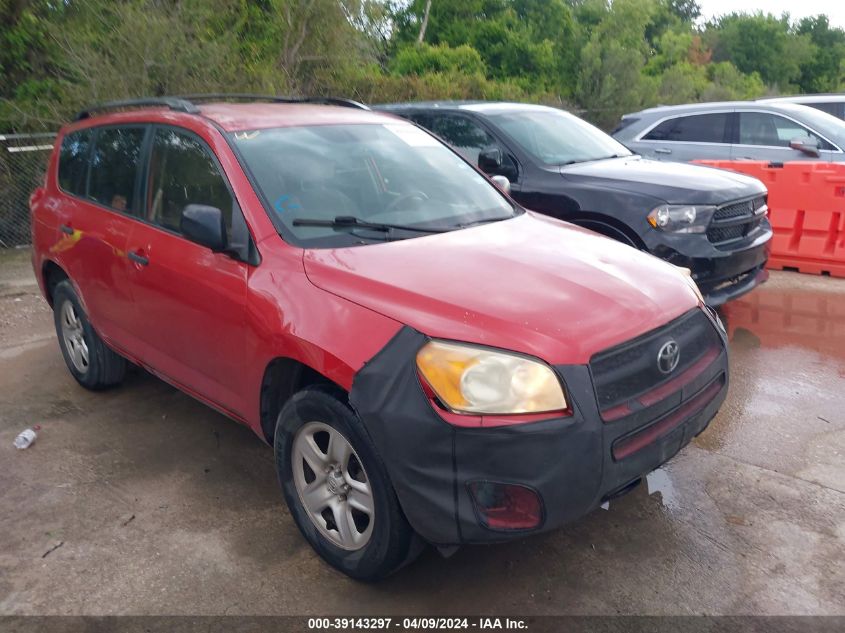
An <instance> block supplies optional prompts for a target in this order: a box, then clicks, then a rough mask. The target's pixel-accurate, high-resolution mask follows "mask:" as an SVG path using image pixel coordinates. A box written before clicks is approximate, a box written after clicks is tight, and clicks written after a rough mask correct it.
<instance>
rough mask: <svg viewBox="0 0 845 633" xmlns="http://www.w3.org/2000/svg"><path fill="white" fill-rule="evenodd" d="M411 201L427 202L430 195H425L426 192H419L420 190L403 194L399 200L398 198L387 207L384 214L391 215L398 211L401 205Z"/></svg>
mask: <svg viewBox="0 0 845 633" xmlns="http://www.w3.org/2000/svg"><path fill="white" fill-rule="evenodd" d="M409 200H418V201H419V202H425V201H426V200H428V194H427V193H425V192H424V191H419V190H414V191H409V192H408V193H403V194H401V195H400V196H399V197H398V198H396V200H394V201H393V202H391V203H390V204H388V205H387V206H386V207H385V209H384V212H385V213H390V212H392V211H396V209H397V208H398V207H399V205H400V204H401V203H403V202H407V201H409Z"/></svg>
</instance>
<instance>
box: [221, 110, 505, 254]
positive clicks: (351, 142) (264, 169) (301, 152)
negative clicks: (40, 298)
mask: <svg viewBox="0 0 845 633" xmlns="http://www.w3.org/2000/svg"><path fill="white" fill-rule="evenodd" d="M232 138H233V140H234V143H235V145H236V147H237V148H238V150H239V153H240V155H241V157H242V160H243V161H244V163H245V165H246V167H247V168H248V170H249V171H250V172H251V174H252V176H253V179H254V180H255V182H256V184H257V186H258V189H259V190H260V193H261V195H262V196H263V197H264V200H265V203H266V204H267V206H268V207H270V209H269V213H270V216H271V218H272V219H273V222H274V224H275V225H276V228H277V229H278V230H279V232H280V233H281V235H282V237H284V238H285V239H286V240H288V241H290V242H293V243H295V244H297V245H299V246H304V247H312V248H326V247H342V246H352V245H356V244H362V243H363V244H367V243H372V242H379V241H384V240H390V239H409V238H415V237H420V236H424V235H426V234H429V233H439V232H443V231H446V230H456V229H460V228H463V227H464V226H467V225H471V224H479V223H483V222H487V221H495V220H501V219H507V218H510V217H513V216H514V215H516V214H517V213H518V211H517V210H516V209H515V208H514V207H513V205H512V204H511V203H510V202H509V201H508V199H507V198H506V197H505V196H504V195H502V194H501V193H500V192H499V191H498V189H496V187H494V186H493V185H491V184H490V183H489V182H488V181H487V180H485V178H484V177H482V176H481V175H479V174H478V173H477V172H476V171H475V170H473V169H472V168H471V167H470V166H469V165H467V163H465V162H464V161H463V160H462V159H461V158H459V157H458V156H457V155H456V154H454V153H453V152H452V151H451V150H449V149H448V148H447V147H446V146H444V145H443V144H442V143H441V142H440V141H438V140H437V139H435V138H434V137H432V136H431V135H429V134H428V133H426V132H424V131H422V130H420V129H419V128H417V127H415V126H413V125H410V124H407V123H402V122H397V123H395V124H393V123H391V124H350V125H314V126H305V127H288V128H273V129H265V130H253V131H246V132H235V133H233V134H232ZM338 219H339V220H338ZM379 225H382V227H385V226H386V225H389V226H388V227H387V228H389V231H385V230H380V229H374V228H373V227H378V226H379ZM403 227H404V228H403Z"/></svg>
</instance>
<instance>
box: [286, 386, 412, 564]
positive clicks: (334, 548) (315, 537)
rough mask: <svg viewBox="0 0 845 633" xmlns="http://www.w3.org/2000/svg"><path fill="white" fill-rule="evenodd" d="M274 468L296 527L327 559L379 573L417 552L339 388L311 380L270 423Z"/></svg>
mask: <svg viewBox="0 0 845 633" xmlns="http://www.w3.org/2000/svg"><path fill="white" fill-rule="evenodd" d="M274 448H275V455H276V469H277V471H278V476H279V482H280V483H281V485H282V490H283V492H284V496H285V500H286V501H287V505H288V508H289V509H290V512H291V514H292V515H293V518H294V520H295V521H296V524H297V526H298V527H299V529H300V531H301V532H302V534H303V535H304V536H305V538H306V539H307V540H308V542H309V543H310V544H311V546H312V547H313V548H314V549H315V550H316V551H317V553H318V554H319V555H320V556H322V557H323V559H325V560H326V561H327V562H328V563H329V564H330V565H332V566H334V567H336V568H337V569H339V570H340V571H342V572H343V573H345V574H347V575H349V576H351V577H353V578H357V579H360V580H378V579H380V578H384V577H385V576H387V575H389V574H391V573H392V572H394V571H396V570H397V569H399V568H400V567H402V566H403V565H404V564H406V563H408V562H410V561H411V560H412V559H413V558H415V555H416V554H417V553H419V551H420V549H421V548H420V547H418V543H417V538H418V537H416V535H415V534H414V531H413V529H412V528H411V526H410V525H409V524H408V521H407V520H406V519H405V517H404V515H403V514H402V510H401V508H400V507H399V501H398V499H397V498H396V493H395V492H394V491H393V487H392V485H391V483H390V480H389V478H388V475H387V471H386V469H385V467H384V464H383V463H382V461H381V459H380V458H379V456H378V454H377V452H376V450H375V447H374V446H373V444H372V441H371V440H370V439H369V437H368V436H367V434H366V432H365V431H364V430H363V428H362V427H361V422H360V421H359V420H358V418H357V416H356V415H355V413H354V412H353V411H352V410H351V409H350V408H349V406H348V405H347V404H345V403H344V402H343V401H342V400H341V394H338V393H335V390H333V389H331V388H328V387H325V386H312V387H308V388H306V389H303V390H302V391H300V392H299V393H297V394H295V395H294V396H293V397H292V398H291V399H290V400H289V401H288V402H287V403H286V404H285V406H284V407H283V408H282V411H281V412H280V413H279V417H278V421H277V423H276V434H275V446H274Z"/></svg>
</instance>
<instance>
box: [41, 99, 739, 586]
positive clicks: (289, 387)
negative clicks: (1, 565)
mask: <svg viewBox="0 0 845 633" xmlns="http://www.w3.org/2000/svg"><path fill="white" fill-rule="evenodd" d="M218 101H221V102H217V103H208V102H200V101H199V100H187V99H180V98H165V99H150V100H141V101H137V102H123V103H117V104H106V106H101V107H99V108H96V109H93V110H89V111H85V112H83V113H81V114H80V115H79V116H78V118H77V120H76V121H75V122H74V123H72V124H71V125H68V126H67V127H65V128H64V129H63V130H62V131H61V134H60V135H59V138H58V140H57V143H56V149H55V151H54V154H53V156H52V159H51V162H50V165H49V170H48V174H47V178H46V182H45V183H44V186H43V187H40V188H39V189H38V190H36V191H35V193H34V194H33V196H32V200H31V206H32V231H33V245H34V248H33V266H34V268H35V272H36V275H37V277H38V280H39V283H40V285H41V288H42V291H43V293H44V296H45V297H46V299H47V301H49V303H50V305H51V306H52V307H53V310H54V313H55V324H56V332H57V335H58V339H59V344H60V347H61V351H62V354H63V356H64V359H65V362H66V363H67V366H68V369H69V370H70V372H71V374H73V376H74V378H76V380H77V381H78V382H79V383H80V384H81V385H83V386H84V387H87V388H89V389H102V388H106V387H110V386H113V385H116V384H118V383H119V382H120V381H121V379H122V378H123V375H124V372H125V369H126V365H127V362H132V363H135V364H137V365H140V366H142V367H144V368H146V369H147V370H149V371H150V372H152V373H154V374H155V375H156V376H160V377H161V378H162V379H164V380H166V381H167V382H169V383H172V384H173V385H175V386H176V387H178V388H179V389H181V390H183V391H185V392H186V393H188V394H190V395H191V396H194V397H195V398H198V399H200V400H201V401H203V402H205V403H207V404H208V405H210V406H211V407H213V408H215V409H217V410H218V411H220V412H222V413H224V414H225V415H227V416H229V417H231V418H233V419H235V420H237V421H239V422H241V423H243V424H246V425H247V426H249V427H250V428H251V429H253V430H254V431H255V433H256V434H258V436H259V437H261V438H262V439H264V440H265V441H266V442H267V443H269V444H271V445H273V446H274V449H275V455H276V466H277V470H278V476H279V481H280V483H281V486H282V489H283V491H284V496H285V499H286V501H287V504H288V507H289V508H290V512H291V514H292V516H293V518H294V520H295V521H296V523H297V525H298V526H299V529H300V530H301V531H302V533H303V535H304V536H305V538H306V539H307V540H308V541H309V542H310V543H311V545H313V547H314V548H315V549H316V550H317V552H318V553H319V554H320V555H321V556H322V557H323V558H325V559H326V560H327V561H328V562H329V563H331V564H332V565H334V566H335V567H337V568H339V569H340V570H342V571H343V572H345V573H347V574H349V575H350V576H354V577H357V578H368V579H372V578H379V577H383V576H385V575H387V574H389V573H391V572H392V571H394V570H396V569H398V568H399V567H401V566H402V565H403V564H405V563H407V562H408V561H410V560H412V559H413V558H414V556H415V555H416V554H417V553H418V552H419V551H420V549H421V548H422V545H423V544H424V543H426V542H428V543H432V544H435V545H437V546H441V547H442V548H448V547H450V546H454V545H458V544H461V543H478V542H489V541H497V540H504V539H508V538H514V537H516V536H522V535H524V534H526V533H531V532H539V531H542V530H548V529H551V528H555V527H557V526H560V525H561V524H563V523H565V522H567V521H572V520H574V519H576V518H578V517H580V516H582V515H584V514H585V513H587V512H589V511H591V510H593V509H594V508H596V507H598V506H599V505H601V504H602V503H604V502H605V501H607V500H608V499H610V498H612V497H614V496H618V495H620V494H623V493H624V492H626V491H628V490H630V489H631V488H632V487H633V486H635V485H636V484H637V483H638V482H639V480H640V478H641V477H642V476H643V475H644V474H646V473H648V472H649V471H650V470H652V469H654V468H656V467H657V466H659V465H660V464H662V463H663V462H665V461H666V460H668V459H669V458H671V457H672V456H673V455H674V454H675V453H676V452H677V451H678V450H679V449H680V448H681V447H683V446H684V445H685V444H687V443H688V442H689V441H690V439H691V438H692V437H693V436H695V435H697V434H698V433H700V432H701V431H702V430H703V429H704V428H705V427H706V426H707V424H708V422H709V421H710V419H711V418H712V417H713V416H714V415H715V414H716V412H717V410H718V408H719V406H720V405H721V403H722V401H723V400H724V398H725V394H726V390H727V385H728V365H727V352H726V341H725V333H724V330H723V328H722V327H721V323H720V322H719V320H718V317H717V316H716V315H715V314H714V313H712V312H710V311H709V310H708V309H707V308H706V307H705V306H704V304H703V302H702V301H701V296H700V294H699V293H698V291H697V289H696V286H695V284H694V283H693V282H692V281H691V279H690V278H689V276H688V275H687V274H685V271H684V270H683V269H679V268H677V267H675V266H672V265H670V264H667V263H665V262H663V261H661V260H659V259H657V258H655V257H652V256H650V255H647V254H645V253H641V252H638V251H636V250H635V249H633V248H631V247H629V246H625V245H623V244H620V243H618V242H615V241H613V240H610V239H608V238H605V237H601V236H599V235H597V234H595V233H592V232H590V231H587V230H585V229H580V228H577V227H574V226H572V225H570V224H567V223H565V222H561V221H558V220H554V219H551V218H548V217H545V216H540V215H535V214H534V213H531V212H528V211H525V210H524V209H522V208H520V207H519V206H518V205H517V204H515V203H514V202H513V201H512V200H511V199H509V198H508V196H507V195H505V194H504V193H503V192H502V191H500V190H499V189H497V188H496V187H495V186H494V185H493V184H492V183H491V182H490V181H489V180H487V178H486V177H485V176H484V175H482V174H481V173H480V172H479V171H477V170H476V169H475V167H473V166H472V165H470V164H469V163H467V162H466V161H465V160H463V159H462V158H461V157H460V156H459V155H458V154H456V153H454V152H453V151H452V150H451V149H449V148H448V147H446V146H445V145H443V144H442V143H440V142H439V141H438V140H436V139H435V138H434V137H432V136H431V135H429V134H428V133H427V132H425V131H423V130H422V129H420V128H418V127H416V126H414V125H413V124H411V123H408V122H406V121H403V120H400V119H397V118H393V117H391V116H389V115H385V114H377V113H374V112H371V111H367V110H366V109H365V108H356V107H340V106H339V105H331V104H330V103H322V104H316V103H307V102H299V103H290V102H283V100H281V99H279V100H275V101H277V102H274V100H273V99H268V100H266V102H254V103H226V102H222V101H223V100H221V99H218ZM200 103H204V104H203V105H200ZM346 105H354V104H351V103H350V104H346ZM117 110H120V111H117ZM95 113H97V114H95Z"/></svg>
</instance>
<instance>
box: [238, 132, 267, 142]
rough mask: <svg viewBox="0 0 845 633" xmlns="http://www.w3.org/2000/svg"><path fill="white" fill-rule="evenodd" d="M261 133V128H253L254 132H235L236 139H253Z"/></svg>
mask: <svg viewBox="0 0 845 633" xmlns="http://www.w3.org/2000/svg"><path fill="white" fill-rule="evenodd" d="M259 134H261V130H253V131H252V132H237V133H236V134H235V139H237V140H238V141H251V140H252V139H254V138H255V137H256V136H258V135H259Z"/></svg>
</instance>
